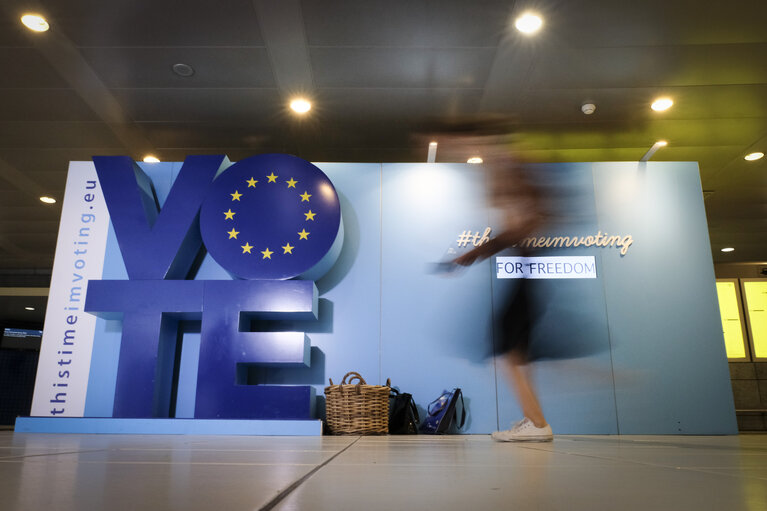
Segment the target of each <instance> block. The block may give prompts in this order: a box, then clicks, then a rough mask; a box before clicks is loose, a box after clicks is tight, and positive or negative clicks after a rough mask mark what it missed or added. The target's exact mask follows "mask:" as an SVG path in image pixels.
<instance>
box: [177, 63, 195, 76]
mask: <svg viewBox="0 0 767 511" xmlns="http://www.w3.org/2000/svg"><path fill="white" fill-rule="evenodd" d="M173 72H174V73H176V74H177V75H179V76H181V77H184V78H189V77H190V76H192V75H193V74H194V68H193V67H192V66H190V65H189V64H184V63H183V62H179V63H178V64H173Z"/></svg>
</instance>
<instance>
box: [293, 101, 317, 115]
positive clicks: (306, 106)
mask: <svg viewBox="0 0 767 511" xmlns="http://www.w3.org/2000/svg"><path fill="white" fill-rule="evenodd" d="M290 108H291V110H293V111H294V112H295V113H297V114H305V113H306V112H308V111H309V110H311V109H312V104H311V103H309V101H307V100H305V99H304V98H296V99H294V100H292V101H291V102H290Z"/></svg>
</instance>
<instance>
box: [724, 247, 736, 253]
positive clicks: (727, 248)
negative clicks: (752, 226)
mask: <svg viewBox="0 0 767 511" xmlns="http://www.w3.org/2000/svg"><path fill="white" fill-rule="evenodd" d="M734 250H735V249H734V248H732V247H725V248H723V249H722V252H733V251H734Z"/></svg>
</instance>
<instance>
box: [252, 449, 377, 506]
mask: <svg viewBox="0 0 767 511" xmlns="http://www.w3.org/2000/svg"><path fill="white" fill-rule="evenodd" d="M361 438H362V437H361V436H360V437H357V438H356V439H355V440H354V442H352V443H350V444H349V445H347V446H346V447H344V448H343V449H341V450H340V451H338V452H337V453H335V454H334V455H333V456H331V457H330V458H328V459H327V460H325V461H324V462H322V463H320V464H319V465H317V466H316V467H314V468H313V469H312V470H310V471H309V472H307V473H306V474H305V475H304V476H303V477H301V478H299V479H298V480H297V481H294V482H293V484H291V485H290V486H288V487H287V488H285V489H284V490H282V491H281V492H279V493H278V494H277V495H275V497H274V498H273V499H272V500H270V501H269V502H267V503H266V504H265V505H264V506H262V507H260V508H258V511H269V510H270V509H274V507H275V506H276V505H277V504H279V503H280V502H282V501H283V500H284V499H285V497H287V496H288V495H290V494H291V493H293V492H294V491H295V490H296V488H298V487H299V486H301V485H302V484H303V483H304V481H306V480H307V479H309V478H310V477H312V476H313V475H314V474H316V473H317V472H319V470H320V469H321V468H322V467H324V466H325V465H327V464H328V463H330V462H331V461H333V460H334V459H336V458H337V457H338V456H340V455H341V454H343V453H345V452H346V451H347V450H348V449H349V448H351V446H353V445H354V444H356V443H357V442H359V441H360V439H361Z"/></svg>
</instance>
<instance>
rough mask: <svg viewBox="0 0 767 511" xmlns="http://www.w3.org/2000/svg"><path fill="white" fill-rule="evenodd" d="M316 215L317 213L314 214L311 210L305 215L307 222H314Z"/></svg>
mask: <svg viewBox="0 0 767 511" xmlns="http://www.w3.org/2000/svg"><path fill="white" fill-rule="evenodd" d="M316 214H317V213H312V210H311V209H310V210H309V212H308V213H304V216H305V217H306V220H307V221H309V220H311V221H314V216H315V215H316Z"/></svg>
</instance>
